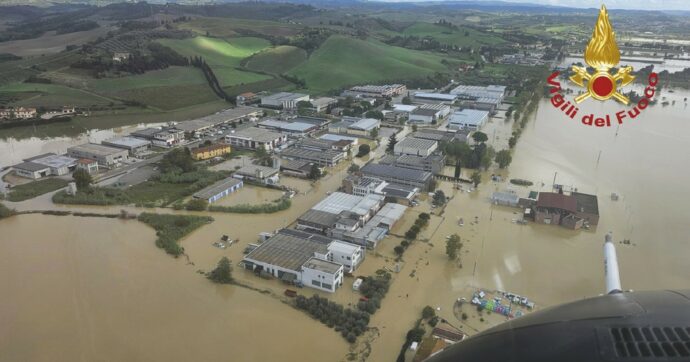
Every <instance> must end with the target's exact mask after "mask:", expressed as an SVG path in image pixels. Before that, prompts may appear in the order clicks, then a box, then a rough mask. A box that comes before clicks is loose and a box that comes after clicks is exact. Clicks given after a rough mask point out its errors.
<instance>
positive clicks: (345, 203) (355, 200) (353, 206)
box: [312, 192, 384, 222]
mask: <svg viewBox="0 0 690 362" xmlns="http://www.w3.org/2000/svg"><path fill="white" fill-rule="evenodd" d="M383 200H384V197H383V196H381V195H366V196H355V195H350V194H346V193H344V192H334V193H332V194H330V195H328V196H327V197H326V198H325V199H323V200H321V201H320V202H319V203H318V204H316V205H314V207H312V210H318V211H324V212H328V213H330V214H335V215H340V214H341V213H342V212H343V211H347V212H349V213H352V214H356V215H358V218H359V220H360V221H361V222H366V221H368V220H369V219H371V217H372V216H374V214H376V212H377V211H378V210H379V209H380V208H381V206H382V205H383Z"/></svg>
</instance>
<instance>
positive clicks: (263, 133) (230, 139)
mask: <svg viewBox="0 0 690 362" xmlns="http://www.w3.org/2000/svg"><path fill="white" fill-rule="evenodd" d="M225 142H227V143H229V144H230V145H232V146H233V147H236V148H248V149H252V150H256V149H259V148H263V149H265V150H266V151H268V152H272V151H273V150H275V149H276V148H278V147H280V146H281V145H283V144H284V143H285V142H287V135H285V134H283V133H278V132H273V131H269V130H267V129H263V128H257V127H250V128H245V129H243V130H240V131H237V132H235V133H232V134H229V135H227V136H225Z"/></svg>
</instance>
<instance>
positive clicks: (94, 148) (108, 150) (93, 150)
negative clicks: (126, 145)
mask: <svg viewBox="0 0 690 362" xmlns="http://www.w3.org/2000/svg"><path fill="white" fill-rule="evenodd" d="M67 151H77V152H82V153H90V154H93V155H96V156H108V155H115V154H118V153H122V152H127V150H123V149H121V148H115V147H109V146H103V145H97V144H95V143H86V144H83V145H78V146H73V147H70V148H68V149H67Z"/></svg>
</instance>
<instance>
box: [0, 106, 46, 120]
mask: <svg viewBox="0 0 690 362" xmlns="http://www.w3.org/2000/svg"><path fill="white" fill-rule="evenodd" d="M37 116H38V111H36V108H31V107H17V108H0V119H32V118H36V117H37Z"/></svg>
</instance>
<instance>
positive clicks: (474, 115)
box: [448, 109, 489, 126]
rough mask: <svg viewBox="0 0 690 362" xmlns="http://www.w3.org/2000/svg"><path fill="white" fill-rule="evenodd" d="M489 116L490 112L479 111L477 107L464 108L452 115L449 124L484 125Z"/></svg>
mask: <svg viewBox="0 0 690 362" xmlns="http://www.w3.org/2000/svg"><path fill="white" fill-rule="evenodd" d="M488 117H489V112H487V111H479V110H476V109H463V110H458V111H455V113H453V114H452V115H451V116H450V120H449V121H448V123H449V124H463V125H474V126H479V125H482V124H483V123H484V122H485V121H486V119H487V118H488Z"/></svg>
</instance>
